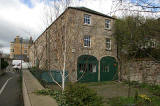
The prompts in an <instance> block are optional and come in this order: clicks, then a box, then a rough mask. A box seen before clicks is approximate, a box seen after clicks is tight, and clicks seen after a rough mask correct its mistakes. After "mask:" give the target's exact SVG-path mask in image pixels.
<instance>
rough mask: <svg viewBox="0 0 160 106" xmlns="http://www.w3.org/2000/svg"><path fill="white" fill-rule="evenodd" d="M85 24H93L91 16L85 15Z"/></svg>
mask: <svg viewBox="0 0 160 106" xmlns="http://www.w3.org/2000/svg"><path fill="white" fill-rule="evenodd" d="M84 24H91V16H90V15H87V14H85V15H84Z"/></svg>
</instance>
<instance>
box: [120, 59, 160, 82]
mask: <svg viewBox="0 0 160 106" xmlns="http://www.w3.org/2000/svg"><path fill="white" fill-rule="evenodd" d="M122 69H123V70H122V71H123V72H122V78H123V79H125V80H127V79H128V78H129V75H130V79H131V81H139V82H145V83H154V84H160V63H158V62H155V61H150V60H145V61H140V60H139V61H132V62H128V63H126V64H123V66H122Z"/></svg>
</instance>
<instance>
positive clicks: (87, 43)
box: [84, 36, 91, 47]
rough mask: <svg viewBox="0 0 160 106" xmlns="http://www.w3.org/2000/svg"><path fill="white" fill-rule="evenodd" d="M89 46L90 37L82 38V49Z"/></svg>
mask: <svg viewBox="0 0 160 106" xmlns="http://www.w3.org/2000/svg"><path fill="white" fill-rule="evenodd" d="M90 46H91V40H90V36H85V37H84V47H90Z"/></svg>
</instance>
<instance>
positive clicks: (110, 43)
mask: <svg viewBox="0 0 160 106" xmlns="http://www.w3.org/2000/svg"><path fill="white" fill-rule="evenodd" d="M107 39H109V40H110V42H107ZM107 44H109V45H110V48H108V47H107ZM105 46H106V50H112V41H111V38H105Z"/></svg>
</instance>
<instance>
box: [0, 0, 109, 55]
mask: <svg viewBox="0 0 160 106" xmlns="http://www.w3.org/2000/svg"><path fill="white" fill-rule="evenodd" d="M51 1H52V2H53V1H54V0H51ZM74 1H77V2H75V3H73V4H72V5H73V6H85V7H88V8H90V9H93V10H96V11H99V12H102V13H104V14H107V13H109V11H110V8H111V4H112V0H80V1H79V2H78V0H74ZM45 5H46V4H45V3H44V2H42V0H0V45H2V46H3V49H2V50H3V52H4V53H9V44H10V42H11V41H13V40H14V38H15V37H16V36H17V35H19V36H21V37H23V38H29V37H30V36H32V37H33V39H34V40H35V39H36V38H37V37H38V36H39V35H40V34H41V33H42V32H43V31H44V29H45V28H44V27H43V25H44V22H43V15H42V13H43V10H44V7H45Z"/></svg>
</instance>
